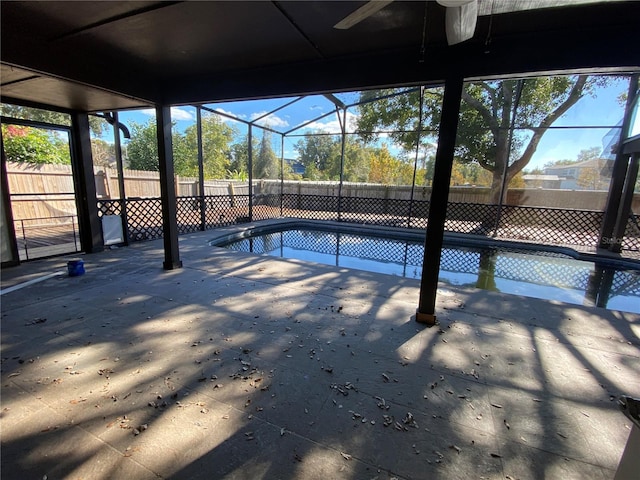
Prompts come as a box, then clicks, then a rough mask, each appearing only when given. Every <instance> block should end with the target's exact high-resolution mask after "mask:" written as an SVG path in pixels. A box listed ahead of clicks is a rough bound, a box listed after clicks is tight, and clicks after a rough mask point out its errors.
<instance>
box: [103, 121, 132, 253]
mask: <svg viewBox="0 0 640 480" xmlns="http://www.w3.org/2000/svg"><path fill="white" fill-rule="evenodd" d="M112 115H113V140H114V142H115V143H114V146H115V151H116V168H117V169H118V190H120V218H122V235H123V237H124V239H123V240H124V244H125V245H129V220H128V217H127V200H126V198H127V195H126V193H125V191H124V165H123V164H122V145H121V143H120V122H119V121H118V112H113V114H112ZM105 171H106V169H105Z"/></svg>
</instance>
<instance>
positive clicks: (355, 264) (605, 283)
mask: <svg viewBox="0 0 640 480" xmlns="http://www.w3.org/2000/svg"><path fill="white" fill-rule="evenodd" d="M224 246H225V247H226V248H229V249H232V250H239V251H245V252H253V253H260V254H267V255H273V256H278V257H283V258H295V259H299V260H307V261H313V262H317V263H323V264H327V265H336V266H339V267H346V268H353V269H358V270H366V271H369V272H377V273H383V274H389V275H397V276H402V277H408V278H416V279H419V278H420V276H421V274H422V268H421V267H422V260H423V254H424V247H423V244H422V242H417V241H404V240H393V239H390V238H382V237H374V236H365V235H360V234H351V233H338V232H331V231H329V232H327V231H317V230H287V231H282V232H276V233H268V234H262V235H258V236H255V237H252V238H244V239H242V240H238V241H234V242H231V243H228V244H226V245H224ZM439 280H440V281H441V282H444V283H447V284H450V285H464V286H472V287H476V288H482V289H486V290H493V291H498V292H503V293H510V294H517V295H523V296H528V297H535V298H543V299H547V300H558V301H562V302H568V303H574V304H580V305H597V306H600V307H606V308H609V309H612V310H622V311H629V312H636V313H640V268H639V269H632V268H620V267H614V266H612V265H611V264H608V265H606V266H605V265H600V264H597V263H593V262H589V261H582V260H576V259H574V258H572V257H571V256H569V255H564V254H562V253H554V252H545V251H531V250H528V249H527V250H518V249H510V248H502V247H499V248H498V247H493V246H492V247H468V246H457V245H446V244H445V246H444V248H443V250H442V258H441V262H440V273H439Z"/></svg>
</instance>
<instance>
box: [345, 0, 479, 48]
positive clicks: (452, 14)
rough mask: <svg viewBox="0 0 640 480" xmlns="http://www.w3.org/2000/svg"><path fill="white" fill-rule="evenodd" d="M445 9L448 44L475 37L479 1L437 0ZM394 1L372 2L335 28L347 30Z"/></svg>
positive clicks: (372, 0) (371, 0) (375, 0)
mask: <svg viewBox="0 0 640 480" xmlns="http://www.w3.org/2000/svg"><path fill="white" fill-rule="evenodd" d="M436 1H437V2H438V3H439V4H440V5H442V6H443V7H445V8H446V9H447V10H446V13H445V30H446V32H447V43H448V44H449V45H455V44H457V43H461V42H464V41H465V40H469V39H470V38H472V37H473V34H474V32H475V30H476V21H477V19H478V0H436ZM391 2H393V0H370V1H369V2H367V3H365V4H364V5H363V6H361V7H360V8H358V9H357V10H356V11H354V12H353V13H351V14H349V15H347V16H346V17H345V18H343V19H342V20H340V21H339V22H338V23H336V24H335V25H334V26H333V28H337V29H339V30H347V29H349V28H351V27H353V26H354V25H356V24H358V23H360V22H362V21H363V20H365V19H367V18H369V17H370V16H371V15H373V14H374V13H376V12H378V11H380V10H382V9H383V8H384V7H386V6H387V5H389V4H390V3H391Z"/></svg>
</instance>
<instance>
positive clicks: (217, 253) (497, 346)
mask: <svg viewBox="0 0 640 480" xmlns="http://www.w3.org/2000/svg"><path fill="white" fill-rule="evenodd" d="M211 237H212V234H211V232H203V233H198V234H192V235H186V236H182V237H180V247H181V258H182V260H183V262H184V268H182V269H179V270H175V271H170V272H165V271H163V270H162V262H163V250H162V241H153V242H145V243H140V244H135V245H133V246H131V247H127V248H120V249H115V250H108V251H105V252H103V253H99V254H93V255H86V256H84V257H83V260H84V262H85V269H86V274H85V275H83V276H80V277H68V276H67V275H60V276H56V277H53V278H50V279H48V280H45V281H43V282H39V283H35V284H33V285H30V286H28V287H25V288H22V289H19V290H16V291H12V292H9V293H5V294H4V295H2V297H0V299H1V301H2V383H1V389H0V394H1V407H2V408H1V414H0V426H1V429H2V430H1V432H2V434H1V435H2V444H1V452H0V454H1V458H2V466H1V477H2V479H7V480H9V479H27V478H33V479H43V478H46V479H48V480H53V479H62V478H68V479H91V480H96V479H152V478H154V479H155V478H171V479H213V478H215V479H218V478H221V479H222V478H224V479H323V480H326V479H374V478H378V479H389V478H397V479H410V478H411V479H431V478H433V479H441V478H442V479H463V478H464V479H466V478H506V479H529V478H530V479H542V478H546V479H549V478H558V479H571V478H576V479H585V478H589V479H608V478H613V476H614V474H615V469H616V467H617V465H618V462H619V460H620V456H621V454H622V451H623V449H624V446H625V444H626V441H627V438H628V435H629V433H630V431H631V425H632V424H631V421H630V420H629V419H627V418H626V417H625V416H624V415H623V414H622V413H621V412H620V411H619V409H618V407H617V404H616V398H617V397H618V396H619V395H621V394H626V395H631V396H635V397H640V382H639V381H638V378H639V373H640V372H639V370H640V315H637V314H629V313H623V312H612V311H607V310H602V309H596V308H588V307H582V306H576V305H568V304H561V303H553V302H548V301H542V300H536V299H529V298H523V297H517V296H507V295H500V294H496V293H492V292H486V291H480V290H475V289H470V288H462V287H452V286H447V285H441V289H440V292H439V301H438V311H437V314H438V318H439V320H440V325H439V326H436V327H432V328H428V327H425V326H422V325H420V324H418V323H416V322H415V320H414V318H413V316H414V314H415V309H416V306H417V301H418V290H419V284H418V281H416V280H410V279H403V278H399V277H391V276H385V275H379V274H372V273H368V272H362V271H356V270H347V269H344V268H339V267H330V266H324V265H319V264H311V263H304V262H299V261H294V260H283V259H279V258H273V257H265V256H256V255H252V254H245V253H240V252H232V251H228V250H224V249H221V248H213V247H209V246H207V244H206V241H207V240H208V239H210V238H211ZM66 261H67V259H66V258H55V259H46V260H40V261H36V262H32V263H28V264H24V265H21V266H19V267H17V268H12V269H4V270H3V271H2V289H6V288H7V287H10V286H13V285H16V284H19V283H21V282H24V281H27V280H30V279H34V278H38V277H39V276H42V275H46V274H50V273H53V272H57V271H62V272H66Z"/></svg>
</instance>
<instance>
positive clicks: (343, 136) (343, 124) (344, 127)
mask: <svg viewBox="0 0 640 480" xmlns="http://www.w3.org/2000/svg"><path fill="white" fill-rule="evenodd" d="M336 116H337V117H338V123H340V130H341V136H340V138H341V139H342V142H341V146H340V184H339V185H338V221H339V222H340V221H342V186H343V184H344V150H345V143H346V141H347V109H346V108H345V109H344V112H343V117H342V120H341V119H340V111H339V110H338V107H336ZM338 248H339V247H338Z"/></svg>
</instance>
